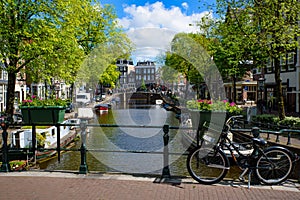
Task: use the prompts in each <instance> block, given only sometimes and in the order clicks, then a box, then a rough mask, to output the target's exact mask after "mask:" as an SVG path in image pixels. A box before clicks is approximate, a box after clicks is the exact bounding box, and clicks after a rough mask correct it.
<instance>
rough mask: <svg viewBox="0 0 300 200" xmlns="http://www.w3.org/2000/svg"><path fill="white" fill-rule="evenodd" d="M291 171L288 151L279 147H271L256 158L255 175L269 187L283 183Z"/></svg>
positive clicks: (291, 164) (290, 157)
mask: <svg viewBox="0 0 300 200" xmlns="http://www.w3.org/2000/svg"><path fill="white" fill-rule="evenodd" d="M292 169H293V160H292V155H291V153H290V151H289V150H287V149H284V148H281V147H271V148H268V149H266V150H265V151H264V155H261V156H260V157H259V158H258V160H257V163H256V170H255V173H256V175H257V177H258V178H259V180H260V181H261V182H263V183H265V184H269V185H271V184H279V183H281V182H283V181H285V180H286V179H287V178H288V177H289V175H290V173H291V172H292Z"/></svg>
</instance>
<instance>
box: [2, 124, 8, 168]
mask: <svg viewBox="0 0 300 200" xmlns="http://www.w3.org/2000/svg"><path fill="white" fill-rule="evenodd" d="M1 128H2V130H3V132H2V140H3V143H2V144H3V145H2V165H1V172H9V171H10V165H9V160H8V146H7V135H8V133H7V129H8V122H7V121H3V122H1Z"/></svg>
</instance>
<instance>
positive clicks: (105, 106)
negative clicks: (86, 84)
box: [94, 104, 111, 113]
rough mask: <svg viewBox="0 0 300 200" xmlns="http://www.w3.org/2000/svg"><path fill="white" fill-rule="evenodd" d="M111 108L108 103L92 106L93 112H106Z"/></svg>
mask: <svg viewBox="0 0 300 200" xmlns="http://www.w3.org/2000/svg"><path fill="white" fill-rule="evenodd" d="M110 108H111V105H110V104H97V105H95V106H94V111H95V112H100V113H102V112H108V109H110Z"/></svg>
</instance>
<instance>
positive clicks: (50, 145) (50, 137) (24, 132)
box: [10, 120, 78, 162]
mask: <svg viewBox="0 0 300 200" xmlns="http://www.w3.org/2000/svg"><path fill="white" fill-rule="evenodd" d="M69 123H70V122H69V121H68V120H65V121H64V122H62V124H69ZM59 128H60V147H61V148H64V147H66V146H68V145H69V144H70V143H71V142H73V141H74V139H75V138H76V137H77V135H78V133H77V131H76V130H75V129H74V128H73V129H71V127H70V126H60V127H59ZM57 137H58V131H57V127H56V126H36V144H35V146H36V147H37V151H36V153H35V161H39V162H42V161H43V160H44V159H47V158H49V157H52V156H54V155H55V154H56V150H55V149H56V148H57V139H58V138H57ZM10 147H11V148H12V149H31V148H32V147H33V145H32V127H30V126H26V127H22V128H21V129H18V130H16V131H12V132H11V144H10ZM14 154H15V155H14V156H16V154H17V152H14ZM19 158H20V159H24V158H26V159H28V160H33V159H34V158H33V157H32V155H28V154H26V153H25V152H23V151H21V150H20V151H19Z"/></svg>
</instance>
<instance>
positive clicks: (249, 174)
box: [248, 169, 252, 189]
mask: <svg viewBox="0 0 300 200" xmlns="http://www.w3.org/2000/svg"><path fill="white" fill-rule="evenodd" d="M251 175H252V169H250V172H249V173H248V189H250V184H251Z"/></svg>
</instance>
